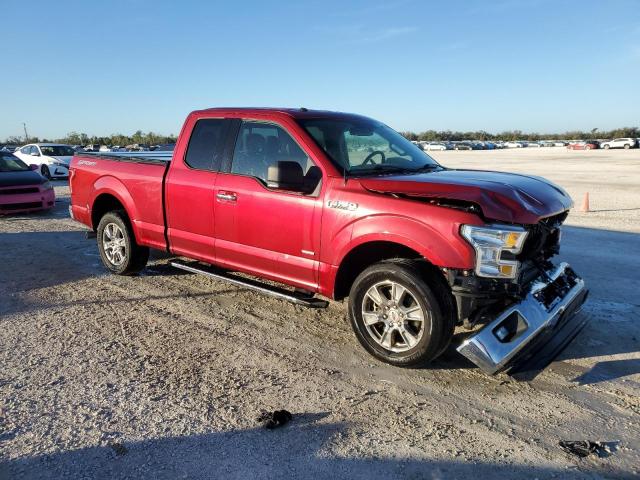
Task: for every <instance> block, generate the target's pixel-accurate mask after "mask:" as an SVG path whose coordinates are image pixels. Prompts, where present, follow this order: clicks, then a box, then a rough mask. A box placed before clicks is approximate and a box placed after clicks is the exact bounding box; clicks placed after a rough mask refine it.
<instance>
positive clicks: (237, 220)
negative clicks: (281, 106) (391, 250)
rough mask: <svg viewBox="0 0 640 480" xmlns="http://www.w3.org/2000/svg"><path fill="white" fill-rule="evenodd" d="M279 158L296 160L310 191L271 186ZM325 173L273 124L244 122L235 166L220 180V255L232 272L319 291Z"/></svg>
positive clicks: (218, 243)
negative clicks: (271, 172)
mask: <svg viewBox="0 0 640 480" xmlns="http://www.w3.org/2000/svg"><path fill="white" fill-rule="evenodd" d="M278 162H287V163H289V164H291V162H297V163H298V164H299V165H300V169H301V171H302V172H303V174H304V175H305V179H307V183H308V185H309V187H308V189H307V192H308V193H301V192H299V191H293V190H286V189H284V188H280V189H274V188H270V187H268V186H267V172H268V168H269V166H271V165H276V164H277V163H278ZM321 179H322V172H321V170H320V168H319V167H317V166H316V165H315V164H314V162H313V161H312V160H311V158H310V156H309V155H308V154H307V153H306V152H305V151H304V150H303V149H302V148H301V147H300V146H299V144H298V143H297V142H296V140H294V138H293V137H292V135H291V134H290V133H289V132H288V131H287V130H286V129H285V128H284V127H283V126H282V125H279V124H276V123H273V122H263V121H243V123H242V126H241V128H240V130H239V132H238V135H237V140H236V144H235V149H234V154H233V159H232V163H231V167H230V168H229V169H228V172H227V173H220V174H218V178H217V179H216V210H215V211H216V222H215V231H216V255H217V259H218V263H221V264H222V265H224V266H225V267H227V268H230V269H232V270H239V271H244V272H248V273H252V274H256V275H259V276H263V277H266V278H271V279H273V280H277V281H280V282H283V283H286V284H289V285H294V286H298V287H300V288H305V289H308V290H316V289H317V286H318V282H317V269H318V258H319V251H320V220H321V218H320V216H321V214H322V200H321V198H320V197H321V194H320V190H321Z"/></svg>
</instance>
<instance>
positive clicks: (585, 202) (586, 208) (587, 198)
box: [580, 192, 589, 213]
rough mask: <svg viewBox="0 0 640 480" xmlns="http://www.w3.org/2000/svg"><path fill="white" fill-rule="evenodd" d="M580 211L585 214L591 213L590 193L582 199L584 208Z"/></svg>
mask: <svg viewBox="0 0 640 480" xmlns="http://www.w3.org/2000/svg"><path fill="white" fill-rule="evenodd" d="M580 211H581V212H585V213H587V212H588V211H589V192H587V193H585V194H584V198H583V199H582V207H581V208H580Z"/></svg>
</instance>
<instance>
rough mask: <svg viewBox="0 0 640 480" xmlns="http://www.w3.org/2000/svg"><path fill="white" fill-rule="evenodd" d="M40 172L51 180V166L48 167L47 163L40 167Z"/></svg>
mask: <svg viewBox="0 0 640 480" xmlns="http://www.w3.org/2000/svg"><path fill="white" fill-rule="evenodd" d="M40 172H41V173H42V176H43V177H44V178H46V179H48V180H51V172H50V171H49V167H47V166H46V165H42V166H41V167H40Z"/></svg>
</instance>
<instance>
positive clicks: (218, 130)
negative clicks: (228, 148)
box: [184, 118, 231, 171]
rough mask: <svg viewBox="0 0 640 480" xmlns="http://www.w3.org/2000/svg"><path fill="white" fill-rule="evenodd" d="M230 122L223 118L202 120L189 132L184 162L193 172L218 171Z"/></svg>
mask: <svg viewBox="0 0 640 480" xmlns="http://www.w3.org/2000/svg"><path fill="white" fill-rule="evenodd" d="M230 128H231V121H230V120H227V119H224V118H203V119H200V120H198V121H197V122H196V124H195V125H194V127H193V130H192V132H191V138H190V139H189V145H188V147H187V153H186V155H185V157H184V161H185V163H186V164H187V166H189V167H190V168H193V169H195V170H210V171H219V170H220V167H221V165H222V159H223V156H224V150H225V144H226V141H227V135H228V133H229V129H230Z"/></svg>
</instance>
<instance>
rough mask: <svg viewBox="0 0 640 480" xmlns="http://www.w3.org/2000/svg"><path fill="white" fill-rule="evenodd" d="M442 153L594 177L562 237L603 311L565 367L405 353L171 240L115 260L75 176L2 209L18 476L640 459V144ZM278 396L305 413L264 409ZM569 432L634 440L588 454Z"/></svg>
mask: <svg viewBox="0 0 640 480" xmlns="http://www.w3.org/2000/svg"><path fill="white" fill-rule="evenodd" d="M434 157H436V158H437V159H438V160H439V161H441V162H442V163H443V164H445V165H447V166H451V167H469V168H487V169H496V170H508V171H515V172H526V173H533V174H537V175H543V176H546V177H548V178H550V179H551V180H553V181H554V182H556V183H558V184H560V185H562V186H564V187H565V188H567V190H568V191H569V192H570V193H571V194H572V196H573V197H574V199H575V200H576V203H577V204H578V205H580V203H581V201H582V196H583V195H584V193H585V192H589V193H590V200H591V208H592V209H593V210H594V211H593V212H591V213H588V214H585V213H578V212H574V213H572V214H571V215H570V217H569V219H568V227H566V228H565V229H564V240H563V241H564V243H563V252H562V255H561V256H562V258H564V259H567V260H568V261H569V262H570V263H572V264H573V265H574V266H575V268H576V270H577V271H578V272H580V273H581V274H582V275H583V276H584V277H585V279H586V281H587V282H588V284H589V285H590V287H591V289H592V294H591V297H590V300H589V303H588V304H587V305H586V307H585V310H586V312H587V313H588V314H590V315H591V317H592V321H591V323H590V324H589V326H588V327H587V328H586V329H585V330H584V331H583V332H582V334H581V335H580V336H579V337H578V338H577V339H576V341H575V342H574V343H573V344H572V345H571V346H570V347H569V348H568V349H567V350H566V351H565V352H564V353H563V354H562V355H561V357H560V358H559V359H558V360H557V361H556V362H554V363H553V364H552V365H551V366H550V367H549V368H548V369H547V370H545V371H544V372H542V373H541V374H539V375H538V376H537V377H535V378H533V379H532V380H529V381H517V380H514V379H512V378H510V377H508V376H506V375H498V376H496V377H488V376H486V375H484V374H482V373H481V372H479V371H478V370H477V369H475V368H472V367H471V366H470V365H469V364H468V363H466V362H464V361H463V360H462V359H461V358H460V357H459V356H457V355H456V354H455V352H449V353H448V354H447V355H446V357H445V358H444V359H443V360H442V361H440V362H438V363H437V364H436V365H434V366H433V368H430V369H423V370H400V369H396V368H392V367H389V366H386V365H384V364H381V363H378V362H376V361H375V360H373V359H372V358H371V357H369V356H368V355H367V354H366V353H365V352H364V351H363V350H362V349H361V348H360V347H359V346H357V345H356V341H355V338H354V336H353V334H352V332H351V331H350V329H349V326H348V325H347V324H346V323H345V322H344V312H345V308H344V305H343V304H340V303H332V304H331V306H330V308H329V309H327V310H324V311H313V310H305V309H303V308H300V307H295V306H293V305H290V304H288V303H284V302H282V301H278V300H275V299H270V298H265V297H261V296H258V295H256V294H254V293H252V292H250V291H246V290H242V289H238V288H234V287H230V286H229V285H226V284H224V283H219V282H215V281H212V280H209V279H206V278H202V277H199V276H195V275H189V274H181V273H180V272H177V271H175V270H172V269H171V268H170V267H168V266H167V265H166V263H167V259H166V258H162V257H158V256H156V257H155V258H154V259H153V261H152V263H151V264H150V265H149V268H148V269H147V270H146V272H145V273H144V274H143V275H141V276H138V277H132V278H125V277H115V276H109V275H106V274H105V272H104V270H103V269H102V267H101V265H100V260H99V257H98V254H97V250H96V247H95V240H86V239H85V238H84V235H83V233H82V229H81V228H80V227H79V226H78V225H77V224H74V223H73V222H72V221H71V220H70V219H69V218H68V216H67V207H68V203H69V196H68V188H67V187H66V184H64V183H58V184H57V187H56V193H57V194H58V203H57V205H56V208H55V209H54V211H52V212H50V213H47V214H37V215H28V216H19V217H9V218H6V217H5V218H0V402H1V403H0V478H2V479H3V480H4V479H18V478H73V479H80V478H105V479H106V478H166V479H174V478H242V479H245V478H274V477H279V478H300V477H307V478H356V479H357V478H363V479H364V478H410V479H421V478H426V479H448V478H474V479H476V478H483V477H484V478H489V477H490V478H504V479H512V478H531V479H533V478H638V476H639V475H640V472H639V470H640V399H639V393H640V388H639V386H640V384H639V382H640V353H638V352H639V350H640V323H639V322H638V315H639V314H640V299H639V297H638V292H639V291H640V280H639V278H640V276H639V274H638V271H639V270H640V256H639V253H640V235H639V234H640V222H639V220H640V188H639V185H640V151H639V150H634V151H609V152H605V151H602V152H600V151H596V152H568V151H566V150H564V149H535V150H533V149H525V150H506V151H497V152H435V153H434ZM279 408H286V409H287V410H289V411H291V412H293V414H294V419H293V421H292V423H290V424H289V425H288V426H286V427H285V428H283V429H280V430H274V431H268V430H264V429H262V428H260V426H259V425H258V423H257V422H256V416H257V415H258V414H259V412H260V410H261V409H267V410H273V409H279ZM563 439H592V440H602V441H609V442H616V446H614V451H613V453H612V455H611V456H609V457H608V458H597V457H589V458H587V459H584V460H580V459H577V458H575V457H571V456H569V455H567V454H566V453H564V452H563V451H562V450H560V448H559V447H558V441H559V440H563Z"/></svg>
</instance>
